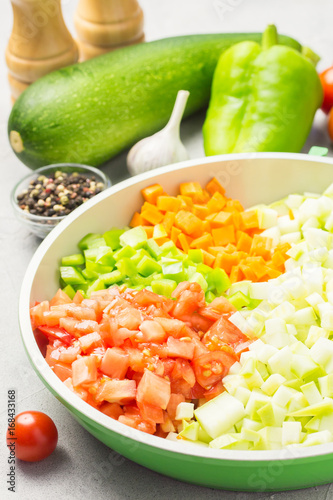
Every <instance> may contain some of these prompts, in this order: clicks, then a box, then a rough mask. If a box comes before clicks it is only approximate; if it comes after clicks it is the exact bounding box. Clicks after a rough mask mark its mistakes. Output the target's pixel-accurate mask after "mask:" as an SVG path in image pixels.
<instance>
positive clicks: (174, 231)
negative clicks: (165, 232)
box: [170, 226, 181, 245]
mask: <svg viewBox="0 0 333 500" xmlns="http://www.w3.org/2000/svg"><path fill="white" fill-rule="evenodd" d="M180 234H181V230H180V229H178V227H176V226H172V228H171V236H170V237H171V240H172V241H173V242H174V244H175V245H176V244H177V241H178V236H179V235H180Z"/></svg>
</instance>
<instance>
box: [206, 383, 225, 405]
mask: <svg viewBox="0 0 333 500" xmlns="http://www.w3.org/2000/svg"><path fill="white" fill-rule="evenodd" d="M223 391H225V388H224V386H223V384H222V382H221V381H219V382H217V383H216V384H215V385H213V386H212V387H211V388H210V389H208V391H205V392H204V394H203V396H204V397H205V399H207V401H210V400H211V399H214V398H216V396H219V395H220V394H221V393H222V392H223ZM201 397H202V396H201Z"/></svg>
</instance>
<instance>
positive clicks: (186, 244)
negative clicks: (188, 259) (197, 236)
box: [178, 233, 193, 253]
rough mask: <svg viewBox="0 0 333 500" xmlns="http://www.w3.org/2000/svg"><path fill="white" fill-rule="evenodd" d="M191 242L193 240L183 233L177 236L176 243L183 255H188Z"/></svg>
mask: <svg viewBox="0 0 333 500" xmlns="http://www.w3.org/2000/svg"><path fill="white" fill-rule="evenodd" d="M192 241H193V238H191V237H190V236H187V235H186V234H184V233H180V234H179V235H178V242H179V244H180V248H181V249H182V250H184V252H185V253H188V251H189V249H190V245H191V243H192Z"/></svg>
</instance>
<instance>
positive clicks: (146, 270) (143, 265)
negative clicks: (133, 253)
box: [137, 255, 162, 277]
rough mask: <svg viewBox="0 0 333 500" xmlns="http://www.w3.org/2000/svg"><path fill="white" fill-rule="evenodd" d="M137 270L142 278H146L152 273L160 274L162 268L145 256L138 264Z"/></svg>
mask: <svg viewBox="0 0 333 500" xmlns="http://www.w3.org/2000/svg"><path fill="white" fill-rule="evenodd" d="M137 270H138V272H139V273H140V274H142V276H146V277H147V276H150V275H151V274H153V273H156V272H157V273H158V272H160V271H161V270H162V267H161V265H160V264H159V263H158V262H157V261H156V260H154V259H152V258H151V257H148V256H146V255H145V256H144V257H143V258H142V259H141V260H140V262H139V263H138V265H137Z"/></svg>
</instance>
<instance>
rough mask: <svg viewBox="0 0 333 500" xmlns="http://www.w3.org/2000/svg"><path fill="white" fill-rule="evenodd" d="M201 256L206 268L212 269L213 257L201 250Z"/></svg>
mask: <svg viewBox="0 0 333 500" xmlns="http://www.w3.org/2000/svg"><path fill="white" fill-rule="evenodd" d="M202 254H203V263H204V264H206V266H210V267H213V264H214V262H215V256H214V255H212V254H211V253H209V252H207V251H206V250H202Z"/></svg>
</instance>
